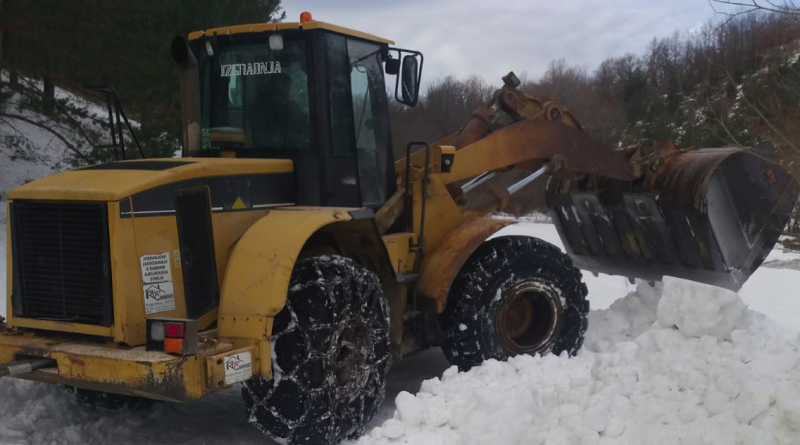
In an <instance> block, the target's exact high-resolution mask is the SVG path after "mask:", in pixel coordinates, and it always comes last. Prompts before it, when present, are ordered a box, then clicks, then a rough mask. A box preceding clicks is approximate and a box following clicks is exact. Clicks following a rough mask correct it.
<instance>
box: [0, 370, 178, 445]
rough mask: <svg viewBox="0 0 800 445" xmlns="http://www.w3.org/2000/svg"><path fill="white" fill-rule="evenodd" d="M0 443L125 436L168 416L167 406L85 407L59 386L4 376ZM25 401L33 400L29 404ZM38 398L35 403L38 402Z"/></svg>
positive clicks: (89, 440) (85, 440)
mask: <svg viewBox="0 0 800 445" xmlns="http://www.w3.org/2000/svg"><path fill="white" fill-rule="evenodd" d="M0 394H1V395H2V396H0V402H2V403H0V419H2V421H1V422H0V443H2V444H14V445H27V444H31V445H33V444H72V443H74V444H79V443H81V444H86V443H106V442H108V441H109V439H108V438H113V437H117V438H124V437H127V436H129V435H130V434H131V433H132V432H133V431H135V430H136V429H137V428H138V427H140V426H141V425H143V424H146V423H147V422H150V421H153V420H156V419H158V418H159V417H162V416H163V415H164V412H163V411H164V409H165V407H164V405H157V406H156V407H154V408H153V409H152V410H150V411H147V412H142V413H141V414H140V413H134V412H131V411H128V410H122V411H117V412H110V411H106V412H103V411H102V410H98V409H92V408H88V407H85V406H82V405H81V404H80V403H79V402H78V401H77V400H76V399H75V398H74V397H72V396H71V395H70V394H69V393H68V392H67V391H66V390H65V389H64V388H62V387H60V386H58V385H45V384H32V383H31V382H26V381H22V380H16V379H9V378H4V379H0ZM25 401H29V402H28V403H26V402H25ZM34 401H35V402H34Z"/></svg>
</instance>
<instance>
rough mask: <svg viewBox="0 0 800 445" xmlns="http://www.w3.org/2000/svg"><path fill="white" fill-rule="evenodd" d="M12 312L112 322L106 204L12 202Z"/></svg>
mask: <svg viewBox="0 0 800 445" xmlns="http://www.w3.org/2000/svg"><path fill="white" fill-rule="evenodd" d="M11 218H12V220H11V222H12V230H13V234H12V236H13V239H12V243H13V244H12V255H13V267H14V280H15V281H14V286H13V292H14V298H13V304H14V312H15V314H17V315H18V316H21V317H25V318H38V319H46V320H58V321H69V322H74V323H86V324H93V325H100V326H111V324H112V322H113V319H112V313H113V312H112V302H111V274H110V264H109V253H108V219H107V214H106V205H105V204H64V203H35V202H13V203H12V204H11Z"/></svg>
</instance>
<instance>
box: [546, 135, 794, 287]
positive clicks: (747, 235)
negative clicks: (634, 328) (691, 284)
mask: <svg viewBox="0 0 800 445" xmlns="http://www.w3.org/2000/svg"><path fill="white" fill-rule="evenodd" d="M773 159H775V150H774V148H773V147H772V145H771V144H769V143H762V144H760V145H758V146H756V147H754V148H753V149H752V150H742V149H693V150H676V151H675V152H674V153H671V154H670V155H669V156H667V157H665V158H664V163H663V164H662V165H661V166H660V167H659V168H658V169H657V170H656V171H650V172H648V174H647V175H646V176H645V177H644V178H643V179H640V180H638V181H633V182H625V181H603V180H597V179H596V178H594V179H593V178H592V177H589V178H584V179H581V180H571V181H569V180H563V179H556V178H553V179H552V180H551V181H550V183H549V184H548V187H547V200H548V207H549V208H550V209H551V216H552V218H553V221H554V223H555V224H556V227H557V228H558V232H559V235H560V236H561V239H562V241H563V243H564V245H565V248H566V249H567V253H569V255H570V256H571V257H572V259H573V261H574V262H575V264H576V266H578V267H580V268H581V269H584V270H588V271H591V272H595V273H607V274H612V275H623V276H626V277H629V278H642V279H646V280H661V278H662V277H663V276H664V275H670V276H675V277H679V278H684V279H689V280H693V281H700V282H704V283H708V284H712V285H716V286H722V287H726V288H729V289H733V290H738V289H739V288H740V287H741V286H742V285H743V284H744V282H745V281H746V280H747V279H748V278H749V277H750V275H751V274H752V273H753V272H754V271H755V270H756V269H757V268H758V267H759V266H760V265H761V263H762V262H763V261H764V259H765V258H766V257H767V255H768V254H769V252H770V251H771V250H772V248H773V247H774V245H775V243H776V242H777V241H778V238H779V236H780V235H781V232H782V230H783V228H784V227H785V226H786V224H787V222H788V220H789V215H790V213H791V211H792V208H793V206H794V205H795V202H796V200H797V195H798V183H797V182H796V181H795V180H793V179H792V177H791V176H790V175H789V174H788V173H787V172H786V171H785V170H784V169H782V168H781V167H779V166H778V165H777V163H775V162H774V160H773Z"/></svg>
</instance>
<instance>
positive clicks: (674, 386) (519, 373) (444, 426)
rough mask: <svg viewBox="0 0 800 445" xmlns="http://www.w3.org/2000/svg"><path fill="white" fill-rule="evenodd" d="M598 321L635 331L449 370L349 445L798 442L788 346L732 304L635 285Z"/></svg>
mask: <svg viewBox="0 0 800 445" xmlns="http://www.w3.org/2000/svg"><path fill="white" fill-rule="evenodd" d="M698 299H700V300H703V301H702V303H700V302H699V301H698ZM639 300H644V301H639ZM693 302H694V303H695V304H692V303H693ZM697 303H700V304H701V307H699V308H698V306H697ZM598 317H602V319H604V320H615V319H617V320H629V319H631V318H632V319H638V320H640V321H645V322H644V323H638V324H637V323H635V322H634V323H626V322H623V323H621V326H620V324H618V323H606V324H599V325H595V327H593V328H591V329H590V330H589V332H588V333H587V342H586V347H585V349H584V350H583V351H581V352H580V353H579V354H578V356H577V357H574V358H567V357H565V356H562V357H557V356H552V355H550V356H544V357H540V356H537V357H530V356H518V357H515V358H512V359H510V360H509V361H508V362H498V361H495V360H489V361H487V362H485V363H484V364H483V365H482V366H480V367H477V368H474V369H472V370H471V371H469V372H466V373H459V372H458V371H457V369H456V368H455V367H452V368H449V369H448V370H447V371H445V372H444V374H443V375H442V377H441V378H434V379H430V380H427V381H425V382H424V383H423V384H422V387H421V388H420V390H419V392H418V393H417V394H416V395H411V394H410V393H401V394H399V395H398V397H397V399H396V402H397V410H396V412H395V414H394V416H393V418H392V419H390V420H389V421H387V422H386V423H384V424H383V425H382V426H379V427H376V428H374V429H373V430H372V431H371V432H370V433H369V434H368V435H367V436H365V437H363V438H361V439H360V440H358V441H357V442H355V443H356V444H358V445H371V444H395V443H403V444H484V443H498V444H523V443H524V444H534V445H538V444H547V445H550V444H564V445H567V444H582V445H590V444H598V445H613V444H617V445H623V444H643V443H646V444H652V445H661V444H664V445H666V444H670V445H672V444H676V443H685V444H708V445H717V444H718V445H733V444H742V445H744V444H776V445H777V444H797V443H800V402H798V400H800V399H798V397H797V396H798V395H800V352H798V350H797V341H796V339H795V338H794V337H793V336H791V335H789V334H788V332H787V331H785V330H783V329H781V328H779V327H778V326H777V325H775V324H774V323H773V322H771V321H770V320H768V319H767V318H766V317H764V316H763V315H761V314H758V313H756V312H753V311H750V310H747V309H746V308H745V306H744V303H743V302H742V301H741V300H740V299H739V297H738V296H737V295H736V294H735V293H733V292H731V291H727V290H718V289H708V286H706V285H703V284H698V283H693V282H690V281H685V280H678V279H667V280H665V282H664V285H663V290H662V285H661V284H659V285H657V286H656V287H655V288H653V287H651V286H650V285H649V284H647V283H644V282H640V283H639V287H638V289H637V290H636V291H634V292H632V293H631V294H629V295H628V296H626V297H625V298H624V299H622V300H620V301H617V302H616V303H615V304H614V305H612V307H611V308H609V309H606V310H601V311H597V312H595V313H593V317H592V318H593V319H592V321H596V319H597V318H598ZM648 322H649V323H648ZM648 324H649V325H648ZM676 325H677V327H676ZM637 326H638V327H637ZM620 327H622V328H620ZM795 428H797V429H795Z"/></svg>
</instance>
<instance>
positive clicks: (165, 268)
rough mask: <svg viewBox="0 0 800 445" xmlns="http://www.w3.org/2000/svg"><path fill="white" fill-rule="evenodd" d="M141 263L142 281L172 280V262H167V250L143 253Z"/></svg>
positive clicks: (159, 281) (158, 281) (146, 282)
mask: <svg viewBox="0 0 800 445" xmlns="http://www.w3.org/2000/svg"><path fill="white" fill-rule="evenodd" d="M139 260H140V262H141V263H142V283H145V284H148V283H161V282H164V281H172V264H171V263H170V262H169V252H164V253H153V254H150V255H144V256H142V257H141V258H140V259H139Z"/></svg>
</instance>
